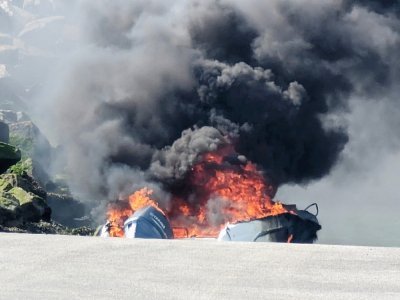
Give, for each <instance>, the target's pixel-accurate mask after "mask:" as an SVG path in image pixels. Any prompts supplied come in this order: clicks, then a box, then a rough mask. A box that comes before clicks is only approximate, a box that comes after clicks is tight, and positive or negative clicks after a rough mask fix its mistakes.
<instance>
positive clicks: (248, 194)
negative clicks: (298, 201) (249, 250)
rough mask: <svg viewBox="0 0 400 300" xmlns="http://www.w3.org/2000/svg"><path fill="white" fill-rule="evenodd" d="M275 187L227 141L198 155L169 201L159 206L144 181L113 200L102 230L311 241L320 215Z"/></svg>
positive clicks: (115, 233)
mask: <svg viewBox="0 0 400 300" xmlns="http://www.w3.org/2000/svg"><path fill="white" fill-rule="evenodd" d="M275 190H276V189H275V188H274V187H273V186H272V185H271V184H268V182H267V180H266V179H265V176H264V175H263V173H262V172H261V171H260V170H258V169H257V166H256V165H255V164H253V163H251V162H249V161H247V159H246V158H245V157H243V156H240V155H238V154H237V153H236V152H235V151H234V149H233V146H232V145H226V146H223V147H221V148H219V149H218V150H216V151H213V152H206V153H203V154H201V155H200V156H199V157H198V159H197V160H196V162H195V163H194V165H193V166H192V167H191V168H190V170H189V171H188V172H187V174H186V176H185V177H184V178H183V179H182V183H181V185H180V186H179V188H176V187H174V188H171V193H173V194H172V201H171V202H170V204H169V205H168V207H165V208H163V209H162V208H160V207H159V204H158V203H157V202H156V201H155V200H154V199H152V193H153V192H152V191H151V190H150V189H148V188H146V187H145V188H142V189H140V190H138V191H136V192H135V193H133V194H132V195H130V196H129V197H128V199H127V200H125V201H117V202H116V203H114V204H113V205H110V206H109V208H108V212H107V216H108V222H107V224H106V225H105V226H104V227H103V229H102V231H101V233H100V235H102V236H111V237H122V236H124V237H130V238H133V237H134V238H138V237H142V238H162V239H165V238H173V237H175V238H189V237H213V238H216V237H217V236H219V238H218V239H219V240H231V241H235V240H244V241H278V242H303V243H311V242H313V241H314V240H315V239H316V232H317V231H318V230H319V229H320V228H321V227H320V225H319V224H318V221H317V219H316V216H314V215H312V214H310V213H309V212H307V211H298V210H297V209H296V207H295V206H293V205H284V204H282V203H279V202H274V201H273V200H272V197H273V195H274V193H275ZM224 226H225V227H224ZM171 228H172V230H171Z"/></svg>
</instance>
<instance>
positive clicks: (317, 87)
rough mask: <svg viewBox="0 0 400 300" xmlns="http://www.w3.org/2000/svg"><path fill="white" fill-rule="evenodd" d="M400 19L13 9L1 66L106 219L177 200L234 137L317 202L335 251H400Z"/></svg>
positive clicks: (2, 15) (198, 4)
mask: <svg viewBox="0 0 400 300" xmlns="http://www.w3.org/2000/svg"><path fill="white" fill-rule="evenodd" d="M382 3H384V4H382ZM399 16H400V9H399V4H398V1H385V2H378V1H346V0H343V1H342V0H327V1H319V0H301V1H295V0H271V1H258V0H249V1H240V0H230V1H228V0H221V1H216V0H202V1H184V0H181V1H179V0H178V1H164V0H163V1H162V0H157V1H122V0H114V1H105V0H104V1H84V0H81V1H79V0H76V1H70V0H65V1H62V0H58V1H57V0H53V1H50V0H48V1H0V26H1V35H0V41H2V42H1V43H2V44H1V45H0V50H1V52H0V58H1V59H2V60H3V61H0V64H3V65H4V66H5V69H4V68H3V69H4V70H6V71H3V73H5V72H7V74H9V76H10V77H11V78H13V79H14V80H15V81H17V82H18V83H19V84H20V85H22V86H24V87H26V88H29V89H30V90H34V91H35V93H32V94H29V95H25V96H26V98H27V99H29V101H28V104H27V106H28V108H27V109H28V110H29V111H30V112H31V114H32V115H33V117H34V118H36V119H37V121H38V123H39V125H40V126H41V127H42V129H43V131H45V132H46V133H48V134H49V136H51V138H52V142H53V143H55V144H59V145H62V147H63V149H64V152H63V153H62V155H61V157H59V159H60V160H61V159H62V160H63V161H64V162H65V163H66V165H67V171H68V172H69V174H70V177H71V181H70V186H71V188H72V190H73V192H74V193H75V195H77V196H78V197H80V199H81V200H82V201H84V202H86V203H87V204H88V205H90V206H91V207H93V208H96V209H97V210H96V211H97V212H99V211H101V209H102V208H104V205H105V204H106V203H107V201H109V200H110V199H116V198H118V197H119V196H120V194H121V193H130V192H132V190H134V188H135V187H141V186H142V185H143V184H146V185H150V186H152V187H153V188H155V189H156V191H157V193H158V196H159V197H161V198H165V199H167V198H168V192H169V187H170V186H172V185H174V184H176V183H177V182H179V181H180V180H182V178H183V177H184V175H185V173H186V172H187V170H189V169H190V166H191V165H192V164H193V163H194V162H195V161H196V158H197V157H198V154H200V153H202V152H205V151H209V150H215V149H216V148H218V147H219V146H221V145H223V144H224V143H227V140H229V141H230V142H232V143H234V144H235V148H236V151H237V152H238V153H240V154H243V155H244V156H246V157H247V158H248V159H250V160H251V161H253V162H255V163H257V164H258V165H259V167H260V168H261V169H262V170H263V171H264V172H265V175H266V177H267V178H268V180H269V181H270V182H272V183H274V184H275V185H277V186H280V189H279V191H278V195H277V197H278V198H279V199H280V200H282V201H283V202H286V203H296V204H298V205H299V208H303V207H304V206H306V205H307V204H309V203H312V202H318V204H319V205H320V208H321V214H320V221H321V224H322V227H323V230H322V231H321V233H320V241H321V242H324V243H347V244H371V245H400V234H398V230H399V229H400V224H399V221H398V220H399V218H398V217H397V215H396V211H398V210H399V208H400V205H399V204H398V203H399V202H398V200H397V199H396V198H398V197H397V193H396V190H397V189H398V187H397V186H396V184H395V182H396V179H397V176H396V173H397V172H398V170H399V167H400V158H399V157H400V152H399V141H400V139H399V138H400V134H399V133H398V130H397V128H398V126H397V125H398V122H399V121H398V120H399V117H400V115H399V113H400V106H399V101H398V95H399V83H398V82H399V78H400V76H399V67H400V64H399V58H400V51H398V49H399V45H400V35H399V33H400V21H399ZM3 44H4V45H3ZM12 50H14V51H17V53H18V55H12V53H14V52H12ZM7 51H8V52H7ZM4 53H5V54H4ZM10 53H11V54H10ZM1 54H2V55H1ZM44 112H46V113H44ZM57 165H59V164H57Z"/></svg>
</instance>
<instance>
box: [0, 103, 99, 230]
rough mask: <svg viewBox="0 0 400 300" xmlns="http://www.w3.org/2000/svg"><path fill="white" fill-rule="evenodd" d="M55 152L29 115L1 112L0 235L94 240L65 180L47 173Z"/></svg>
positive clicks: (82, 212)
mask: <svg viewBox="0 0 400 300" xmlns="http://www.w3.org/2000/svg"><path fill="white" fill-rule="evenodd" d="M53 151H54V149H53V148H52V147H51V145H50V143H49V142H48V140H47V139H46V137H45V136H44V135H43V134H42V133H41V132H40V130H39V129H38V128H37V127H36V125H35V124H34V123H33V122H32V121H30V120H29V118H28V117H27V116H26V115H25V114H23V113H21V112H13V111H9V110H7V111H4V110H3V111H2V110H0V165H1V167H2V168H1V170H0V171H1V174H0V232H17V233H44V234H66V235H93V233H94V229H93V228H91V227H90V224H91V221H90V218H89V217H88V216H87V215H86V209H85V206H84V205H83V204H82V203H80V202H79V201H77V200H75V199H74V198H73V197H72V195H71V194H70V192H69V190H68V187H67V185H66V184H65V182H64V181H63V180H62V179H60V178H62V177H63V176H62V175H58V176H56V177H57V178H52V176H51V175H49V174H48V173H47V172H46V171H45V169H46V164H49V163H50V162H49V160H50V158H51V155H52V152H53ZM43 152H45V153H47V155H46V156H43V155H42V154H43ZM38 153H40V155H38Z"/></svg>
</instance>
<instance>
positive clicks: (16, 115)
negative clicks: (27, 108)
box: [0, 110, 53, 186]
mask: <svg viewBox="0 0 400 300" xmlns="http://www.w3.org/2000/svg"><path fill="white" fill-rule="evenodd" d="M0 121H2V122H4V123H6V124H7V125H8V126H9V131H10V144H12V145H14V146H16V147H18V148H19V149H20V150H21V155H22V159H23V162H21V164H23V165H21V166H18V167H20V168H25V169H27V170H26V172H27V173H28V174H29V175H31V176H33V177H34V178H35V179H36V180H37V181H39V182H40V183H41V184H42V186H45V185H46V183H47V182H48V181H49V180H50V179H49V175H48V173H47V172H46V168H48V166H49V165H50V164H51V158H52V155H53V148H52V147H51V145H50V143H49V141H48V140H47V138H46V137H45V136H44V134H43V133H42V132H41V131H40V129H39V128H38V127H37V126H36V125H35V124H34V123H33V122H32V121H31V120H30V119H29V117H28V116H27V115H26V114H25V113H23V112H14V111H10V110H0ZM28 159H30V160H28Z"/></svg>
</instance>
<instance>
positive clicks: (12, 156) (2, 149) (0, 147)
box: [0, 142, 21, 173]
mask: <svg viewBox="0 0 400 300" xmlns="http://www.w3.org/2000/svg"><path fill="white" fill-rule="evenodd" d="M20 160H21V151H20V150H19V149H17V148H16V147H14V146H11V145H9V144H6V143H2V142H0V173H4V172H5V171H6V170H7V169H8V168H9V167H11V166H12V165H15V164H16V163H17V162H19V161H20Z"/></svg>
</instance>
